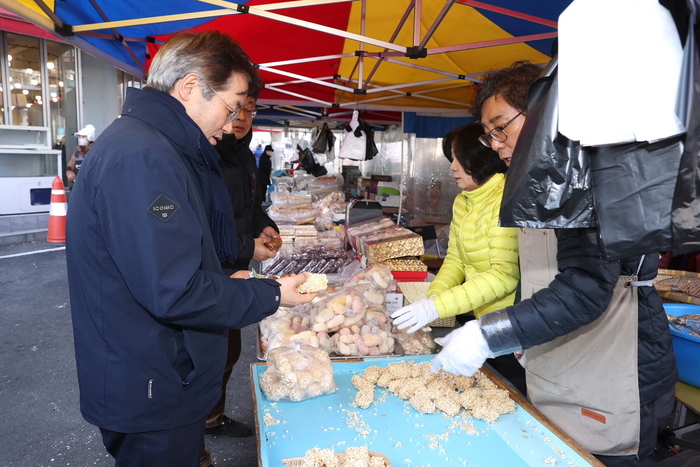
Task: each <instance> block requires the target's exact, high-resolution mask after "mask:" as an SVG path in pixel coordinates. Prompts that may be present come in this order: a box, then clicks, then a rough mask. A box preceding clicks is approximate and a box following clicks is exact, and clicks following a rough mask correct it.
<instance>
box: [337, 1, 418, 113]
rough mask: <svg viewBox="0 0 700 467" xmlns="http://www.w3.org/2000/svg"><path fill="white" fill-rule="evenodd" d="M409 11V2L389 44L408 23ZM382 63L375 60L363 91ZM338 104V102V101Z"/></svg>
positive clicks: (411, 6)
mask: <svg viewBox="0 0 700 467" xmlns="http://www.w3.org/2000/svg"><path fill="white" fill-rule="evenodd" d="M411 11H413V2H411V3H410V4H409V5H408V8H406V11H405V12H404V14H403V17H402V18H401V20H400V21H399V24H398V25H397V26H396V29H394V33H393V34H392V35H391V38H390V39H389V42H394V41H395V40H396V38H397V37H398V36H399V32H401V29H403V27H404V25H405V24H406V21H408V17H409V16H410V15H411ZM388 51H389V49H386V48H385V49H384V52H388ZM382 61H383V59H381V58H380V59H379V60H377V63H375V64H374V67H373V68H372V71H370V72H369V74H368V75H367V80H365V85H364V87H363V88H362V89H365V88H366V87H367V85H369V83H370V82H371V81H372V78H373V77H374V74H375V73H376V72H377V70H378V69H379V65H381V64H382ZM350 76H352V73H351V74H350ZM342 97H343V96H342V95H341V96H340V98H341V99H342ZM338 102H340V100H339V101H338Z"/></svg>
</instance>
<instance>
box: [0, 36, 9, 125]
mask: <svg viewBox="0 0 700 467" xmlns="http://www.w3.org/2000/svg"><path fill="white" fill-rule="evenodd" d="M2 49H3V48H2V37H0V55H1V54H2V53H1V51H2ZM8 58H9V57H8ZM5 63H8V62H6V61H5V59H3V60H0V125H5V124H7V122H6V121H5V104H4V102H5V101H4V100H3V97H4V96H3V92H4V91H5V83H4V82H3V81H4V79H5V78H4V74H3V69H4V68H5Z"/></svg>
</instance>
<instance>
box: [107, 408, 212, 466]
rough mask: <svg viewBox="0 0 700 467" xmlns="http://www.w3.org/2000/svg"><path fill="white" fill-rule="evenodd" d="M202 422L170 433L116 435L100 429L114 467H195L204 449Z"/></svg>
mask: <svg viewBox="0 0 700 467" xmlns="http://www.w3.org/2000/svg"><path fill="white" fill-rule="evenodd" d="M204 423H205V418H202V419H201V420H199V421H197V422H196V423H193V424H191V425H187V426H182V427H178V428H173V429H171V430H162V431H149V432H145V433H118V432H116V431H110V430H105V429H104V428H100V432H101V433H102V442H103V443H104V445H105V448H107V452H108V453H110V454H111V455H112V456H113V457H114V458H115V459H116V461H117V462H116V464H115V467H173V466H178V467H198V466H199V458H200V456H201V454H202V447H203V446H204Z"/></svg>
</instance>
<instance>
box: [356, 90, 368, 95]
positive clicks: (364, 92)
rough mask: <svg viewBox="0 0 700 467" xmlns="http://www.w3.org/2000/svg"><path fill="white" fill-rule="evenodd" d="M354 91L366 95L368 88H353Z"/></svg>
mask: <svg viewBox="0 0 700 467" xmlns="http://www.w3.org/2000/svg"><path fill="white" fill-rule="evenodd" d="M352 93H353V94H357V95H360V96H365V95H367V90H366V89H353V90H352Z"/></svg>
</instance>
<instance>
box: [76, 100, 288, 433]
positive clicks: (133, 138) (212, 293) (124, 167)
mask: <svg viewBox="0 0 700 467" xmlns="http://www.w3.org/2000/svg"><path fill="white" fill-rule="evenodd" d="M202 140H204V141H205V142H206V139H204V138H203V135H202V133H201V130H200V129H199V127H198V126H197V125H196V124H195V123H194V121H193V120H191V119H190V118H189V116H187V114H186V112H185V109H184V107H183V106H182V105H181V104H180V103H179V102H178V101H177V100H176V99H174V98H173V97H171V96H169V95H168V94H166V93H163V92H160V91H156V90H153V89H150V88H145V89H143V90H140V89H134V88H130V89H129V90H128V93H127V98H126V102H125V104H124V108H123V112H122V116H121V117H120V118H118V119H116V120H115V121H114V122H113V123H112V124H111V125H110V126H109V127H108V128H107V129H106V130H105V131H104V132H103V133H102V135H101V136H100V137H99V139H98V141H96V142H95V143H94V144H93V146H92V148H91V149H90V150H91V154H90V156H91V157H89V158H88V159H86V161H85V163H83V166H82V168H81V174H80V181H79V182H78V183H76V185H75V187H74V188H73V190H72V193H71V200H70V207H69V214H68V218H67V232H66V257H67V265H68V281H69V289H70V298H71V309H72V317H73V330H74V338H75V353H76V361H77V369H78V382H79V385H80V404H81V410H82V414H83V416H84V417H85V419H86V420H87V421H88V422H90V423H92V424H95V425H97V426H99V427H101V428H106V429H109V430H112V431H117V432H123V433H132V432H145V431H154V430H164V429H170V428H175V427H180V426H184V425H187V424H191V423H194V422H196V421H197V420H200V419H202V418H204V417H205V416H206V414H207V413H208V412H209V410H210V409H211V408H212V407H213V406H214V405H215V404H216V402H217V401H218V400H219V398H220V397H221V382H222V375H223V369H224V364H225V361H226V348H227V335H228V332H227V331H226V330H227V329H228V328H242V327H244V326H246V325H248V324H251V323H255V322H257V321H260V320H261V319H263V318H264V317H265V316H267V315H270V314H272V313H274V312H275V311H276V310H277V307H278V305H279V299H280V290H279V284H278V283H277V282H276V281H269V280H240V279H230V278H229V277H228V276H227V275H225V274H223V273H222V269H221V265H220V263H219V259H218V257H217V255H216V251H215V249H214V243H213V239H212V235H211V231H210V228H209V223H208V220H207V210H208V206H209V204H208V203H209V200H210V198H211V193H207V192H206V191H207V190H205V189H203V187H204V186H206V183H205V182H204V181H203V180H207V179H208V173H209V170H210V168H209V167H208V165H207V164H206V160H205V158H204V157H203V154H202V148H201V147H200V144H201V143H200V141H202ZM207 149H211V148H207ZM203 200H204V201H203ZM163 214H168V215H167V216H163Z"/></svg>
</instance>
